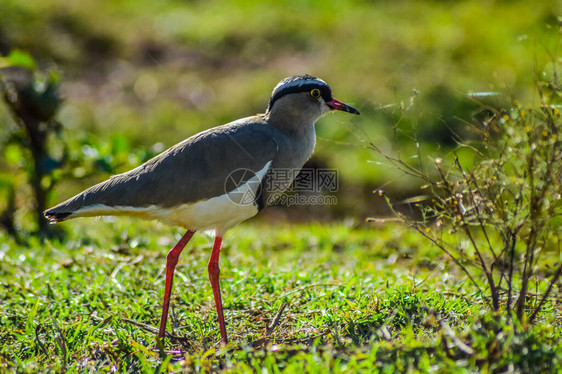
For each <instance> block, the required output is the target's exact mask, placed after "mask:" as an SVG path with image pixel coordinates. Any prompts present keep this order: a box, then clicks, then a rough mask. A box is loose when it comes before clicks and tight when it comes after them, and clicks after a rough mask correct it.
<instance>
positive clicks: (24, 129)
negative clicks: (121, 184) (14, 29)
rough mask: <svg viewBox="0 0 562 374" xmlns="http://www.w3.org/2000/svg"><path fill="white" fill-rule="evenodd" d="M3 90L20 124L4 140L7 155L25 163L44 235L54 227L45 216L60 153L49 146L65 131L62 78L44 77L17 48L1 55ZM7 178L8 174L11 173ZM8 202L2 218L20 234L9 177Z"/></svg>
mask: <svg viewBox="0 0 562 374" xmlns="http://www.w3.org/2000/svg"><path fill="white" fill-rule="evenodd" d="M0 67H1V70H0V91H1V93H2V95H3V98H4V102H5V103H6V105H7V106H8V108H9V109H10V112H11V114H12V116H13V118H14V120H15V122H16V124H17V125H18V127H17V129H15V130H14V131H12V132H11V133H10V135H9V137H8V140H7V141H6V144H4V158H5V160H6V161H7V163H9V164H12V165H13V166H15V168H18V169H20V168H23V169H24V170H25V174H26V177H27V180H28V182H29V184H30V186H31V189H32V191H33V192H32V194H33V202H32V204H31V205H32V206H33V211H34V215H35V221H36V223H37V230H38V232H39V233H40V235H41V236H45V235H46V234H47V232H48V231H49V228H48V222H47V220H46V219H45V218H44V217H43V211H44V210H45V208H46V202H47V195H48V193H49V191H50V190H51V189H52V188H53V186H54V183H55V180H54V179H53V178H52V173H53V171H54V170H55V169H56V168H57V167H59V165H60V163H61V162H62V158H61V159H55V158H54V157H53V156H52V155H51V152H50V150H49V145H48V141H49V138H50V135H51V134H54V133H60V130H61V125H60V124H59V123H58V122H57V121H56V120H55V118H54V117H55V114H56V112H57V111H58V109H59V107H60V105H61V103H62V100H61V98H60V95H59V90H58V87H59V79H58V76H57V75H56V74H55V73H51V74H49V75H48V76H47V77H46V78H45V77H41V74H40V73H39V72H38V71H37V66H36V63H35V61H34V60H33V58H32V57H31V56H30V55H28V54H26V53H24V52H21V51H18V50H15V51H13V52H12V53H11V54H10V55H9V56H7V57H5V58H2V59H1V61H0ZM6 179H7V178H6ZM4 185H6V188H7V190H8V194H7V196H8V204H7V206H6V209H5V211H4V213H3V214H2V224H3V226H4V227H6V229H7V231H8V232H10V233H12V234H15V233H16V224H15V222H14V221H15V220H14V212H15V208H16V204H15V189H16V183H15V182H14V181H10V180H7V181H6V182H5V183H4Z"/></svg>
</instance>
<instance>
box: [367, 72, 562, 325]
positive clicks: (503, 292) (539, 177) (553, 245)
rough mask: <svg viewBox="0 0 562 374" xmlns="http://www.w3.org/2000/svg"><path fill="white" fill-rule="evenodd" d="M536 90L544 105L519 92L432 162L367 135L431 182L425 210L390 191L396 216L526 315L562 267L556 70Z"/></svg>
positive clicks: (498, 305) (561, 127)
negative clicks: (414, 212)
mask: <svg viewBox="0 0 562 374" xmlns="http://www.w3.org/2000/svg"><path fill="white" fill-rule="evenodd" d="M537 92H538V97H539V98H540V104H539V105H538V106H537V107H533V106H523V105H521V104H520V103H519V102H518V101H517V100H513V104H512V105H511V106H510V107H508V108H505V109H499V110H498V109H495V108H493V107H485V108H484V110H483V112H482V113H480V116H478V118H479V122H478V123H475V124H473V125H472V128H473V129H474V130H475V133H476V135H477V136H476V140H472V141H468V142H465V143H462V144H459V146H458V147H457V148H456V149H455V150H454V151H453V152H451V153H450V154H449V157H444V158H435V159H433V165H434V169H433V170H431V171H428V170H427V168H426V167H424V166H423V165H422V164H421V163H420V164H419V165H416V166H412V165H411V164H409V163H408V162H406V161H404V160H403V159H402V158H400V157H392V156H389V155H387V154H384V153H383V152H382V151H381V150H380V149H379V148H377V147H376V146H375V145H374V144H371V145H370V146H371V148H372V149H373V150H375V151H376V152H379V153H381V154H383V156H384V157H385V158H386V159H387V160H388V161H389V162H390V163H391V164H392V165H394V166H396V167H398V168H399V169H400V170H402V171H403V172H404V173H406V174H408V175H410V176H414V177H417V178H421V179H422V180H423V181H424V182H425V186H424V188H425V189H426V190H427V191H428V192H429V193H428V197H422V198H420V199H417V200H416V199H413V200H411V201H413V202H416V204H415V205H416V206H417V207H419V212H420V215H421V217H420V218H419V219H417V218H411V216H409V215H406V214H404V213H402V212H400V211H398V210H396V209H395V208H394V207H393V204H392V202H391V200H390V199H389V198H387V202H388V204H389V206H390V207H391V209H392V211H393V213H394V215H395V217H397V218H398V219H399V220H400V221H401V222H403V223H405V224H406V225H408V226H410V227H412V228H413V229H415V230H416V231H417V232H418V233H420V234H421V235H422V236H424V237H425V238H427V239H429V240H430V241H431V242H432V243H433V244H434V245H436V246H437V247H439V248H440V249H441V250H442V251H443V252H444V253H446V254H447V256H448V257H449V258H450V259H451V260H452V261H453V262H454V263H455V264H456V265H457V266H458V268H459V269H460V270H461V271H462V272H464V273H465V275H466V276H467V277H468V278H469V279H470V281H471V282H472V283H474V285H475V286H476V287H478V289H479V290H480V292H481V293H482V294H483V295H485V299H486V301H487V303H488V305H489V306H490V308H491V309H492V310H494V311H499V310H503V311H505V312H506V313H507V314H508V315H511V313H512V312H514V313H515V315H516V316H517V318H518V319H519V320H520V321H525V320H527V319H528V321H529V322H532V321H534V320H535V319H536V317H537V315H538V313H539V312H540V311H541V310H543V309H544V308H545V305H546V304H547V301H548V299H549V297H550V296H552V293H553V291H554V290H555V289H556V287H557V285H558V282H559V279H560V275H561V273H562V263H560V260H559V255H560V249H561V247H560V236H561V234H562V225H561V223H562V198H561V195H562V144H561V141H560V133H561V132H562V118H561V116H560V110H559V103H560V97H561V95H562V87H561V86H560V84H559V81H558V79H557V75H556V73H554V74H553V78H552V80H550V81H548V82H538V83H537ZM379 193H380V194H381V195H382V194H383V192H382V191H380V192H379ZM531 290H534V292H531Z"/></svg>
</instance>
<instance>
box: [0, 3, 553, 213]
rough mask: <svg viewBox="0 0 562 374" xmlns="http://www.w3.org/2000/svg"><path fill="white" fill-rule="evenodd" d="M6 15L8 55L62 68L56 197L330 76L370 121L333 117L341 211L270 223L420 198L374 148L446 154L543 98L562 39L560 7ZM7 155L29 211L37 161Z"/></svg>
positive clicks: (147, 6)
mask: <svg viewBox="0 0 562 374" xmlns="http://www.w3.org/2000/svg"><path fill="white" fill-rule="evenodd" d="M1 8H2V9H1V11H0V53H1V54H2V55H7V54H8V53H9V52H10V51H11V50H13V49H16V48H17V49H21V50H23V51H27V52H29V53H30V54H31V55H32V56H33V57H34V58H35V59H36V61H37V62H38V66H39V70H41V71H53V70H54V71H56V72H57V73H58V74H59V76H60V82H61V92H62V94H63V97H64V99H65V102H64V104H63V106H62V108H61V110H60V112H59V113H58V116H57V118H58V120H59V122H60V123H61V124H62V126H63V133H62V137H61V139H63V141H64V142H66V143H67V144H68V146H69V152H70V156H69V159H70V164H71V166H72V169H69V170H70V172H69V174H68V175H69V176H70V177H69V178H67V177H65V178H64V180H62V181H61V182H60V183H59V184H58V185H57V186H56V188H55V189H54V191H53V192H52V193H51V194H50V196H49V201H50V202H51V203H52V204H54V203H56V202H59V201H61V200H62V199H65V198H67V197H69V196H70V195H72V194H74V193H77V192H79V191H80V190H81V189H83V188H85V187H87V186H89V185H91V184H93V183H96V182H99V181H101V180H103V179H106V178H107V177H108V176H109V175H110V174H112V173H116V172H123V171H126V170H128V169H130V168H132V167H134V166H136V165H138V164H139V163H141V162H143V161H146V160H147V159H148V158H150V157H151V156H152V155H154V154H156V153H157V152H159V151H161V150H163V149H165V148H167V147H169V146H171V145H173V144H175V143H177V142H179V141H181V140H183V139H184V138H187V137H189V136H191V135H193V134H195V133H196V132H198V131H201V130H203V129H206V128H209V127H213V126H216V125H220V124H223V123H226V122H229V121H232V120H234V119H237V118H241V117H245V116H249V115H252V114H255V113H260V112H263V111H264V110H265V108H266V107H267V102H268V99H269V94H270V92H271V90H272V89H273V87H274V86H275V85H276V84H277V83H278V81H279V80H281V79H282V78H284V77H286V76H289V75H292V74H303V73H309V74H312V75H316V76H318V77H320V78H322V79H324V80H326V81H327V82H328V83H329V84H330V85H331V87H332V89H333V92H334V96H335V97H336V98H338V99H339V100H341V101H344V102H346V103H349V104H351V105H353V106H355V107H356V108H357V109H359V110H360V111H361V114H362V115H361V116H359V117H355V116H354V117H353V118H352V117H351V116H348V115H345V114H341V113H339V114H333V115H329V116H326V118H324V119H322V120H320V121H319V123H318V124H317V135H318V141H317V147H316V153H315V156H314V158H313V159H312V160H311V164H310V165H312V166H317V167H333V168H338V169H339V172H340V191H339V192H338V204H337V206H332V207H293V208H291V209H289V210H288V209H272V210H270V212H269V213H268V214H267V217H266V219H276V217H281V218H282V219H285V218H287V217H288V218H289V219H310V218H312V217H314V218H327V219H329V218H342V217H353V218H356V219H358V220H362V219H363V218H364V217H365V216H367V215H383V214H385V211H384V209H383V205H384V204H382V202H381V201H380V199H377V197H376V196H375V195H374V194H373V191H374V190H377V189H379V188H381V187H383V188H384V189H385V190H386V191H387V192H388V193H389V194H392V195H394V196H396V197H398V198H399V199H400V198H405V197H407V196H411V195H413V194H415V193H417V188H418V181H414V180H410V179H408V178H406V177H404V176H402V175H401V174H400V173H399V172H397V171H396V170H394V169H393V168H392V167H390V166H389V165H388V164H387V163H385V161H384V159H383V158H382V157H381V156H380V155H378V154H377V153H375V152H373V151H372V150H371V149H369V148H368V147H367V146H368V143H369V142H373V143H374V144H376V145H377V146H378V147H380V148H381V149H382V150H383V151H384V152H387V153H388V154H392V155H396V154H397V152H398V150H400V155H401V157H403V158H404V159H407V160H411V161H412V162H417V161H416V159H415V157H416V155H417V151H416V148H415V144H416V142H419V144H420V147H421V150H422V152H421V154H422V158H424V160H422V161H425V158H429V157H430V156H431V157H437V156H438V155H439V154H442V153H446V152H447V151H449V150H450V149H452V147H454V145H455V136H454V135H455V134H460V135H463V134H464V133H465V132H466V124H465V122H471V121H473V116H474V114H476V113H478V112H479V111H481V110H482V106H481V104H480V103H479V101H481V100H485V101H486V103H487V104H490V105H492V106H502V105H506V104H509V102H510V101H511V100H512V99H515V98H516V99H518V100H519V101H520V102H528V103H533V102H534V101H536V100H537V98H536V97H535V95H534V89H533V84H534V81H535V79H536V78H537V77H538V76H540V75H542V74H550V73H551V72H552V70H553V66H552V59H551V57H550V56H549V55H548V53H547V52H548V51H550V52H553V51H556V49H557V48H558V47H559V46H560V39H559V36H558V35H559V33H558V28H559V20H558V18H557V16H558V15H559V14H560V10H561V9H560V8H561V7H560V3H559V2H556V1H347V2H343V1H260V2H256V1H249V0H245V1H244V0H239V1H148V0H140V1H132V0H118V1H100V0H81V1H75V0H40V1H27V0H3V1H2V5H1ZM472 93H499V95H497V96H495V95H489V94H485V96H479V95H476V96H474V95H471V94H472ZM0 124H1V126H0V145H5V144H7V141H6V140H7V139H8V138H9V136H10V134H11V133H12V132H13V131H14V129H15V128H16V125H15V124H14V121H13V119H12V117H11V116H10V115H9V113H8V111H7V109H6V107H5V106H4V105H0ZM61 139H58V140H57V139H54V140H53V141H52V143H53V145H52V147H53V149H55V150H56V149H57V147H58V146H57V141H59V142H60V141H61ZM3 148H4V149H3V150H2V155H1V157H0V173H1V175H2V180H4V181H6V180H9V182H6V183H3V184H1V185H2V186H5V185H6V184H7V183H11V184H12V185H15V186H16V191H17V199H16V203H17V206H18V208H21V211H23V212H25V208H26V204H27V203H26V194H27V193H28V191H27V192H26V188H25V185H26V181H25V178H24V177H23V176H21V175H19V174H18V173H19V170H21V168H23V167H25V165H23V163H24V161H23V156H22V159H21V160H20V159H18V157H19V156H18V154H17V153H14V150H13V149H11V150H10V151H8V150H9V148H10V147H3ZM55 153H56V152H55ZM82 162H84V163H85V165H83V166H81V165H80V163H82ZM88 165H89V166H88ZM61 173H62V172H61ZM61 179H62V178H61ZM0 193H1V194H3V195H2V196H3V197H5V195H6V191H5V189H4V190H0ZM4 200H5V199H4ZM4 200H2V201H1V202H0V204H4ZM0 208H2V209H4V208H5V206H1V207H0Z"/></svg>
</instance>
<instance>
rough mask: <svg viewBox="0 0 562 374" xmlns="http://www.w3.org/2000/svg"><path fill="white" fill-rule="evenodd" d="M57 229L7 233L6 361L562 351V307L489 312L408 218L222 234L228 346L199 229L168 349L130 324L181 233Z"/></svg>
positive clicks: (1, 357)
mask: <svg viewBox="0 0 562 374" xmlns="http://www.w3.org/2000/svg"><path fill="white" fill-rule="evenodd" d="M64 225H65V226H67V227H72V229H71V230H69V231H70V233H69V236H68V238H67V239H66V240H65V241H64V242H62V243H59V242H51V241H47V242H45V243H43V244H41V243H40V242H39V241H36V240H34V239H33V238H31V239H30V242H29V243H26V244H24V245H20V244H17V243H14V242H12V241H11V240H10V239H9V238H6V237H4V238H2V239H0V240H1V242H0V256H1V258H0V260H1V261H0V275H1V287H2V302H1V303H0V326H1V327H0V341H1V342H2V348H1V351H0V364H1V365H2V366H3V367H4V368H6V369H7V370H8V371H12V372H15V371H16V370H17V371H18V372H42V371H45V370H54V371H60V370H63V369H68V370H72V371H81V372H87V371H96V372H97V371H101V372H110V371H115V370H117V371H118V372H138V371H143V372H155V371H157V370H161V371H167V370H171V371H179V370H186V371H201V372H209V371H222V372H243V371H247V372H251V371H254V370H255V371H264V370H266V369H267V370H268V372H278V371H279V370H281V369H287V370H288V371H289V372H292V371H297V370H298V371H302V370H305V371H307V372H326V371H331V372H349V371H356V370H360V369H368V368H378V369H379V370H381V371H382V372H389V373H390V372H395V371H409V372H417V371H418V370H419V371H421V372H430V371H436V370H437V371H440V370H444V371H450V372H473V371H477V370H483V369H484V368H487V369H488V370H490V372H497V371H501V370H504V369H507V368H508V365H515V366H514V367H515V368H518V369H520V370H524V369H525V368H526V367H527V368H528V367H539V366H537V365H542V366H541V367H543V366H544V367H549V365H560V362H561V361H560V360H561V359H562V352H561V350H560V348H561V347H560V343H559V337H560V329H559V323H557V322H556V320H555V312H552V315H551V314H545V316H544V318H545V321H544V323H543V324H541V326H542V327H521V326H518V325H514V324H512V323H507V322H506V321H505V320H503V319H501V318H499V317H498V318H495V317H493V316H489V315H482V313H481V311H482V310H483V309H485V307H484V302H483V301H482V297H481V295H479V294H478V293H477V292H476V291H475V290H474V289H473V288H472V287H471V285H470V284H468V283H467V282H465V281H464V279H463V278H462V277H461V276H460V275H458V274H457V271H456V269H455V267H454V266H452V265H451V264H450V263H449V261H447V259H445V258H443V256H441V255H440V253H439V252H438V250H437V249H435V248H433V247H431V246H429V245H428V244H427V243H424V242H422V241H420V238H419V237H418V236H416V235H414V234H412V233H408V232H405V231H404V230H403V229H401V228H400V227H396V226H393V225H389V226H377V227H363V226H361V227H352V226H348V225H345V224H343V223H340V224H336V223H334V224H328V225H320V224H314V225H287V224H276V225H272V224H266V223H264V222H259V221H258V222H255V223H253V224H245V225H242V226H240V227H238V228H236V229H234V230H232V231H231V232H229V233H228V234H227V236H226V237H225V246H224V250H223V252H222V256H221V282H222V284H221V286H222V291H223V302H224V306H225V310H226V319H227V330H228V333H229V335H230V338H231V340H232V342H231V343H230V344H229V345H228V347H227V348H226V349H225V348H221V346H220V344H218V341H219V339H220V334H219V329H218V323H217V321H216V314H215V310H214V303H213V298H212V292H211V288H210V285H209V282H208V278H207V272H206V265H207V261H208V257H209V255H210V246H211V244H212V237H211V236H208V235H207V234H205V233H199V234H198V235H196V237H194V239H193V240H192V242H191V243H190V244H189V245H188V247H187V249H186V250H185V251H184V253H183V254H182V257H181V258H180V263H179V265H178V267H177V271H176V281H175V285H174V292H173V298H172V313H171V314H172V317H171V318H170V320H171V323H169V327H168V331H169V332H171V333H172V334H173V335H175V336H179V337H181V339H180V340H176V339H172V340H171V341H170V340H166V341H165V348H166V350H165V353H166V355H165V356H163V357H164V358H162V357H161V356H160V355H159V354H158V353H157V351H156V350H155V349H154V347H155V337H154V334H153V333H150V332H149V331H147V330H146V329H145V328H143V327H142V326H138V325H136V324H133V323H130V322H128V321H129V320H132V321H137V322H141V323H144V324H147V325H150V326H158V322H159V317H160V306H161V298H162V294H163V270H164V264H165V256H166V252H167V250H168V249H169V248H170V247H171V246H172V245H173V244H175V243H174V241H175V240H176V239H177V238H178V237H179V235H180V234H181V232H180V231H178V230H172V229H169V228H165V227H161V226H158V225H154V224H153V223H149V222H138V221H134V220H127V219H115V220H113V219H112V220H93V219H90V220H81V221H80V220H79V221H74V222H68V223H64ZM284 303H285V304H286V308H285V310H284V312H283V314H282V316H281V319H280V322H279V324H278V325H277V327H276V329H275V331H274V332H273V334H272V335H271V336H270V337H269V339H267V340H266V339H264V338H265V327H266V325H267V324H268V323H270V322H271V320H272V319H273V317H274V316H275V314H276V313H277V311H278V310H279V308H280V307H281V305H282V304H284ZM530 365H531V366H530ZM553 367H554V368H556V367H558V368H559V366H553ZM553 370H555V369H553Z"/></svg>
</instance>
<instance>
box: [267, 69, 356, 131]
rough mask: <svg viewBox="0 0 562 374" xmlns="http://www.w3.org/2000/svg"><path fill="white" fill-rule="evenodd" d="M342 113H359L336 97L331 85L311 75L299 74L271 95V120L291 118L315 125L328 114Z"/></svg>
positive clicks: (278, 85)
mask: <svg viewBox="0 0 562 374" xmlns="http://www.w3.org/2000/svg"><path fill="white" fill-rule="evenodd" d="M334 110H341V111H343V112H348V113H353V114H359V111H358V110H357V109H355V108H353V107H351V106H349V105H347V104H344V103H342V102H341V101H338V100H336V99H334V98H333V96H332V90H331V89H330V86H328V84H327V83H326V82H324V81H323V80H322V79H319V78H316V77H313V76H311V75H295V76H292V77H288V78H285V79H283V80H282V81H281V82H279V84H277V86H275V88H274V89H273V92H272V93H271V97H270V99H269V107H268V108H267V114H268V115H269V116H270V118H271V117H290V118H291V120H292V121H295V120H296V121H297V123H314V122H316V120H317V119H318V118H320V117H321V116H323V115H324V114H326V113H328V112H330V111H334Z"/></svg>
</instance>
